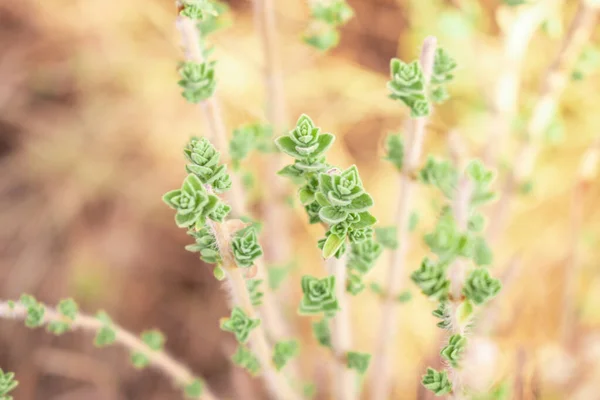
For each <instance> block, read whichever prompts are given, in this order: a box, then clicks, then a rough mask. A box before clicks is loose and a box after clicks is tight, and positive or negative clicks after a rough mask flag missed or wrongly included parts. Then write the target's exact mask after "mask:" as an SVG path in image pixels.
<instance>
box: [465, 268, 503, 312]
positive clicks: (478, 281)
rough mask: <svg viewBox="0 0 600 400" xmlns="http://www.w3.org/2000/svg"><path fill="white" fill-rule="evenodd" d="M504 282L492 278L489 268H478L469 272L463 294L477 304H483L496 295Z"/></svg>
mask: <svg viewBox="0 0 600 400" xmlns="http://www.w3.org/2000/svg"><path fill="white" fill-rule="evenodd" d="M501 288H502V284H501V283H500V281H499V280H498V279H495V278H492V277H491V276H490V273H489V272H488V270H487V269H484V268H478V269H475V270H473V271H471V273H470V274H469V276H468V278H467V281H466V282H465V286H464V288H463V294H464V295H465V296H466V297H467V299H469V300H471V301H472V302H473V303H475V304H483V303H485V302H486V301H488V300H489V299H491V298H492V297H494V296H496V294H498V292H499V291H500V289H501Z"/></svg>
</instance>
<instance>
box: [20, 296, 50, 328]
mask: <svg viewBox="0 0 600 400" xmlns="http://www.w3.org/2000/svg"><path fill="white" fill-rule="evenodd" d="M19 301H20V303H21V304H23V305H24V306H25V307H26V308H27V316H26V317H25V326H27V327H28V328H37V327H39V326H42V325H43V324H44V315H45V312H46V307H45V306H44V305H43V304H42V303H38V301H37V300H36V299H35V297H33V296H31V295H28V294H23V295H21V298H20V299H19Z"/></svg>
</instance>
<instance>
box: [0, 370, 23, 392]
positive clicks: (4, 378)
mask: <svg viewBox="0 0 600 400" xmlns="http://www.w3.org/2000/svg"><path fill="white" fill-rule="evenodd" d="M18 385H19V382H18V381H16V380H15V374H14V373H13V372H4V371H2V368H0V400H13V398H12V396H10V392H12V391H13V390H14V389H15V388H16V387H17V386H18Z"/></svg>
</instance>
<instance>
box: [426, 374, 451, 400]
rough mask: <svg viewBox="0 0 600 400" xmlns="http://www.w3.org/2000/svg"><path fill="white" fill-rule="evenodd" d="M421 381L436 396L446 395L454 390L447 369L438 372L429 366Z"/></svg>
mask: <svg viewBox="0 0 600 400" xmlns="http://www.w3.org/2000/svg"><path fill="white" fill-rule="evenodd" d="M421 383H422V384H423V386H425V388H427V389H429V390H431V391H432V392H433V393H434V394H435V395H436V396H444V395H446V394H448V393H450V392H452V382H450V379H449V378H448V373H447V372H446V371H442V372H438V371H436V370H435V369H433V368H427V373H426V374H425V375H423V378H422V380H421Z"/></svg>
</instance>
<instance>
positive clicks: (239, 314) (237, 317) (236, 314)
mask: <svg viewBox="0 0 600 400" xmlns="http://www.w3.org/2000/svg"><path fill="white" fill-rule="evenodd" d="M258 325H260V320H259V319H253V318H250V317H248V315H247V314H246V313H245V312H244V310H242V309H241V308H240V307H234V308H233V309H232V310H231V317H229V318H225V319H224V320H223V321H222V322H221V329H222V330H224V331H227V332H231V333H233V334H234V335H235V337H236V339H237V341H238V342H240V343H246V342H247V341H248V338H249V336H250V332H251V331H252V330H253V329H254V328H256V327H257V326H258Z"/></svg>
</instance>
